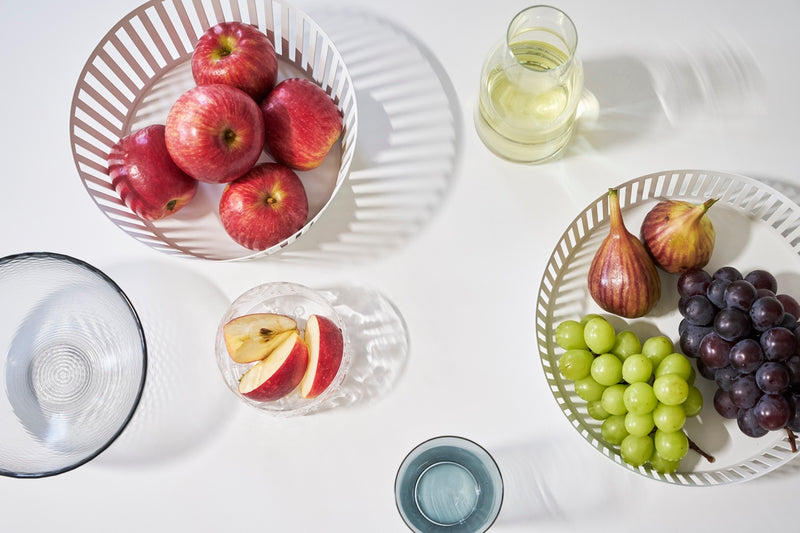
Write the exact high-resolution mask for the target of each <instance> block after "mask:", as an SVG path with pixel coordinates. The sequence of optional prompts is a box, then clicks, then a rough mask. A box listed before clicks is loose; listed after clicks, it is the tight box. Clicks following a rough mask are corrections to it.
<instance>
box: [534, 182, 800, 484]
mask: <svg viewBox="0 0 800 533" xmlns="http://www.w3.org/2000/svg"><path fill="white" fill-rule="evenodd" d="M617 189H618V191H619V198H620V204H621V207H622V213H623V217H624V220H625V225H626V227H627V229H628V231H630V232H631V233H633V234H635V235H636V234H638V232H639V228H640V226H641V222H642V219H643V218H644V215H645V214H646V213H647V211H649V210H650V208H652V207H653V206H654V205H655V204H656V202H657V201H659V200H661V199H664V198H670V199H682V200H687V201H690V202H692V203H701V202H703V201H705V200H708V199H709V198H718V199H719V200H718V201H717V203H715V204H714V206H713V207H712V208H711V209H710V210H709V211H708V216H709V217H710V218H711V220H712V222H713V224H714V227H715V229H716V233H717V236H716V245H715V248H714V253H713V255H712V258H711V262H710V263H709V264H708V265H707V266H706V270H707V271H709V272H713V271H714V270H716V269H717V268H719V267H721V266H725V265H732V266H734V267H736V268H738V269H739V270H741V271H743V272H747V271H749V270H752V269H755V268H764V269H766V270H769V271H771V272H772V273H773V274H775V275H776V277H777V279H778V287H779V289H780V291H781V292H785V293H788V294H793V295H795V296H800V279H798V277H797V275H796V272H798V271H800V257H798V253H800V207H799V206H798V205H797V204H796V203H795V202H794V201H792V200H791V199H790V198H789V197H787V196H786V195H784V194H783V193H781V192H779V191H777V190H775V189H773V188H771V187H769V186H767V185H766V184H764V183H762V182H760V181H756V180H753V179H750V178H747V177H744V176H738V175H733V174H726V173H723V172H714V171H707V170H672V171H666V172H659V173H654V174H649V175H646V176H642V177H640V178H636V179H634V180H631V181H628V182H626V183H623V184H622V185H620V186H619V187H617ZM607 234H608V195H607V194H603V195H602V196H600V197H599V198H598V199H597V200H595V201H594V202H592V203H591V204H590V205H589V206H587V207H586V209H584V211H583V212H581V213H580V214H579V215H578V216H577V217H576V218H575V220H574V221H573V222H572V223H571V224H570V225H569V227H567V229H566V231H565V232H564V234H563V235H562V237H561V239H560V240H559V242H558V244H557V245H556V247H555V249H554V251H553V253H552V255H551V256H550V259H549V261H548V263H547V266H546V267H545V271H544V276H543V278H542V282H541V285H540V288H539V296H538V301H537V304H536V336H537V341H538V345H539V355H540V359H541V363H542V367H543V369H544V373H545V377H546V378H547V384H548V386H549V387H550V390H551V391H552V392H553V395H554V396H555V399H556V401H557V402H558V406H559V407H560V408H561V410H562V411H563V413H564V415H565V416H566V417H567V419H568V420H569V422H570V424H572V426H574V427H575V429H576V430H577V431H578V432H579V433H580V434H581V435H582V436H583V437H584V438H585V439H586V441H587V442H589V443H590V444H591V445H592V446H593V447H594V448H596V449H597V450H598V451H599V452H601V453H602V454H603V455H605V456H607V457H609V458H610V459H611V460H612V461H614V462H616V463H617V464H619V465H621V466H622V467H624V468H626V469H628V470H631V471H633V472H636V473H638V474H640V475H643V476H646V477H649V478H652V479H656V480H659V481H662V482H666V483H672V484H676V485H687V486H715V485H722V484H728V483H737V482H742V481H747V480H750V479H753V478H755V477H758V476H760V475H763V474H765V473H767V472H770V471H772V470H774V469H776V468H778V467H779V466H781V465H783V464H785V463H786V462H788V461H790V460H791V459H793V458H794V457H796V456H797V454H796V453H793V452H792V450H791V445H790V443H789V441H788V438H787V434H786V432H785V431H773V432H770V433H768V434H767V435H765V436H764V437H761V438H759V439H753V438H750V437H747V436H745V435H744V434H742V433H741V432H740V431H739V429H738V427H737V424H736V421H735V420H726V419H724V418H722V417H721V416H720V415H719V414H717V412H716V411H715V409H714V406H713V397H714V390H715V384H714V382H712V381H709V380H707V379H705V378H703V377H701V376H700V375H699V373H698V376H697V378H696V381H695V384H696V385H697V386H698V388H700V390H701V391H702V393H703V398H704V407H703V411H702V412H701V413H700V414H699V415H698V416H697V417H692V418H689V419H687V421H686V426H685V428H686V431H687V434H688V435H689V436H690V437H691V438H692V439H693V440H694V441H695V442H696V443H697V445H698V446H699V447H700V448H701V449H703V450H704V451H705V452H708V453H710V454H711V455H713V456H714V458H715V461H714V462H713V463H710V462H708V461H706V460H705V459H703V458H701V457H700V456H699V454H697V453H695V452H694V451H691V450H690V451H689V455H687V456H686V458H684V459H683V461H682V463H681V468H680V470H679V471H678V472H677V473H675V474H666V475H665V474H660V473H658V472H656V471H654V470H653V469H651V468H650V467H649V466H643V467H638V468H636V467H633V466H630V465H628V464H627V463H625V462H624V461H623V460H622V457H621V456H620V454H619V451H618V447H612V446H609V445H608V444H606V443H605V442H604V441H603V439H602V437H601V433H600V424H601V423H600V422H599V421H597V420H594V419H592V418H591V417H590V416H589V415H588V413H587V411H586V402H585V401H583V400H581V399H580V398H579V397H578V396H577V394H575V390H574V387H573V385H572V383H571V382H569V381H567V380H565V379H563V378H562V377H561V374H560V373H559V371H558V366H557V362H558V357H559V355H560V354H561V353H563V350H561V349H560V348H559V347H558V346H557V345H556V343H555V341H554V331H555V328H556V326H557V325H558V324H559V323H560V322H561V321H563V320H567V319H580V317H582V316H584V315H586V314H588V313H598V314H601V315H604V316H607V317H609V319H610V320H611V322H612V324H614V325H615V327H616V329H617V331H619V330H620V329H621V324H620V323H619V322H615V321H616V320H618V319H617V318H616V317H612V316H611V315H608V314H606V313H605V312H604V311H603V310H602V309H600V308H599V307H598V306H597V304H595V303H594V301H593V300H592V298H591V296H590V295H589V293H588V289H587V287H586V279H587V275H588V271H589V266H590V264H591V261H592V258H593V257H594V254H595V251H596V250H597V247H598V245H599V244H600V242H602V240H603V239H604V238H605V236H606V235H607ZM677 279H678V276H677V275H672V274H665V273H663V272H662V273H661V300H660V301H659V303H658V305H657V306H656V307H655V308H654V309H653V311H652V312H651V313H648V315H647V316H646V317H643V318H640V319H635V320H632V321H626V323H627V324H628V326H627V327H628V329H632V330H633V331H635V332H637V333H638V334H640V337H642V338H646V337H649V336H652V335H654V334H663V335H666V336H668V337H670V338H671V339H673V341H674V342H675V343H676V345H677V339H678V324H679V322H680V320H681V316H680V314H679V313H678V310H677V309H678V294H677V289H676V283H677ZM656 331H658V332H660V333H656Z"/></svg>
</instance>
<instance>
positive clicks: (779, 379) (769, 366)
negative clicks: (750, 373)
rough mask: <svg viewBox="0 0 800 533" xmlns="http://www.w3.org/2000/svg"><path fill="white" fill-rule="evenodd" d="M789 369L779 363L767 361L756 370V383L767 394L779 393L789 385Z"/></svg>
mask: <svg viewBox="0 0 800 533" xmlns="http://www.w3.org/2000/svg"><path fill="white" fill-rule="evenodd" d="M789 381H790V375H789V369H788V368H786V366H785V365H783V364H781V363H776V362H774V361H767V362H765V363H764V364H763V365H761V366H760V367H758V370H756V385H758V388H759V389H761V390H762V391H764V392H766V393H767V394H780V393H782V392H783V391H785V390H786V389H787V388H788V387H789Z"/></svg>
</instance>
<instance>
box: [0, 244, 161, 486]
mask: <svg viewBox="0 0 800 533" xmlns="http://www.w3.org/2000/svg"><path fill="white" fill-rule="evenodd" d="M0 297H2V299H3V305H2V310H1V311H0V356H2V361H0V383H2V387H3V388H2V392H3V394H2V395H0V435H2V437H0V474H2V475H6V476H12V477H43V476H50V475H54V474H59V473H62V472H65V471H68V470H71V469H73V468H76V467H78V466H80V465H82V464H84V463H86V462H87V461H89V460H91V459H93V458H94V457H96V456H97V455H98V454H99V453H101V452H102V451H103V450H105V449H106V448H107V447H108V446H109V445H110V444H111V443H112V442H113V441H114V440H115V439H116V438H117V437H118V436H119V435H120V434H121V432H122V431H123V429H124V428H125V426H126V425H127V424H128V422H129V421H130V419H131V417H132V416H133V413H134V411H135V410H136V407H137V405H138V404H139V400H140V398H141V394H142V390H143V387H144V382H145V375H146V369H147V350H146V345H145V339H144V332H143V330H142V327H141V323H140V321H139V318H138V316H137V314H136V311H135V310H134V308H133V307H132V305H131V303H130V301H129V300H128V298H127V297H126V296H125V294H124V293H123V292H122V290H121V289H120V288H119V287H118V286H117V285H116V284H115V283H114V282H113V281H112V280H111V279H110V278H109V277H108V276H106V275H105V274H103V273H102V272H100V271H99V270H98V269H96V268H94V267H92V266H91V265H88V264H86V263H84V262H83V261H80V260H78V259H75V258H72V257H68V256H64V255H58V254H52V253H26V254H18V255H12V256H8V257H4V258H2V259H0Z"/></svg>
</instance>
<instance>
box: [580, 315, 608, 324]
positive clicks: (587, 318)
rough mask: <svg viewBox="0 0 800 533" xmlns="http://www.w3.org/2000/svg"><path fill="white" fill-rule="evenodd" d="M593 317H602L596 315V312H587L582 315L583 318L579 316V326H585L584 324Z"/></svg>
mask: <svg viewBox="0 0 800 533" xmlns="http://www.w3.org/2000/svg"><path fill="white" fill-rule="evenodd" d="M593 318H603V316H602V315H598V314H597V313H587V314H585V315H583V318H581V326H583V327H586V324H588V323H589V321H590V320H592V319H593ZM604 320H605V319H604Z"/></svg>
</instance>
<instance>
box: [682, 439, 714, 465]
mask: <svg viewBox="0 0 800 533" xmlns="http://www.w3.org/2000/svg"><path fill="white" fill-rule="evenodd" d="M687 438H688V439H689V448H690V449H692V450H694V451H696V452H697V453H699V454H700V455H702V456H703V457H704V458H705V460H706V461H708V462H709V463H713V462H714V461H716V459H715V458H714V456H713V455H711V454H710V453H707V452H705V451H703V449H702V448H700V446H698V445H697V443H696V442H695V441H693V440H692V439H691V437H687Z"/></svg>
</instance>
